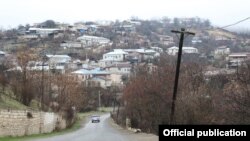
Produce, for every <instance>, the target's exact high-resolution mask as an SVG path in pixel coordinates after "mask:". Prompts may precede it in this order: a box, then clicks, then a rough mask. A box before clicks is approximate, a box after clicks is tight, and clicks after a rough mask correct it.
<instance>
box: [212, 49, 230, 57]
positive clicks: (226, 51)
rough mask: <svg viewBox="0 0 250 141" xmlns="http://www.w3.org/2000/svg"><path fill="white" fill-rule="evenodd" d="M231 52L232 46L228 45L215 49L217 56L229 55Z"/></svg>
mask: <svg viewBox="0 0 250 141" xmlns="http://www.w3.org/2000/svg"><path fill="white" fill-rule="evenodd" d="M229 54H230V48H227V47H226V46H221V47H218V48H216V49H215V51H214V55H215V57H220V56H224V55H229Z"/></svg>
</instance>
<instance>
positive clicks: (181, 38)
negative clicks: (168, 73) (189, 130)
mask: <svg viewBox="0 0 250 141" xmlns="http://www.w3.org/2000/svg"><path fill="white" fill-rule="evenodd" d="M171 32H172V33H178V34H181V37H180V42H179V51H178V58H177V65H176V71H175V82H174V91H173V99H172V107H171V113H170V124H173V122H174V113H175V100H176V94H177V89H178V81H179V73H180V65H181V55H182V46H183V41H184V35H195V33H192V32H188V31H185V28H181V31H176V30H171Z"/></svg>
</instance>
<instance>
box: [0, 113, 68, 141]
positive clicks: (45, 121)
mask: <svg viewBox="0 0 250 141" xmlns="http://www.w3.org/2000/svg"><path fill="white" fill-rule="evenodd" d="M64 128H66V120H65V119H63V117H62V116H61V115H58V114H56V113H48V112H39V111H28V110H27V111H26V110H0V137H3V136H24V135H31V134H41V133H50V132H52V131H54V130H56V129H64Z"/></svg>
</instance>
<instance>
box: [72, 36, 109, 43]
mask: <svg viewBox="0 0 250 141" xmlns="http://www.w3.org/2000/svg"><path fill="white" fill-rule="evenodd" d="M77 40H78V41H81V42H82V43H83V44H84V45H86V46H94V45H111V41H110V40H109V39H107V38H104V37H97V36H88V35H84V36H81V37H78V38H77Z"/></svg>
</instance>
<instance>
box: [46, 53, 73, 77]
mask: <svg viewBox="0 0 250 141" xmlns="http://www.w3.org/2000/svg"><path fill="white" fill-rule="evenodd" d="M46 58H47V60H48V61H47V62H48V65H49V67H50V68H51V69H54V70H58V71H60V72H61V73H65V69H66V65H67V64H68V63H69V62H70V60H71V57H70V56H68V55H46Z"/></svg>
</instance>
